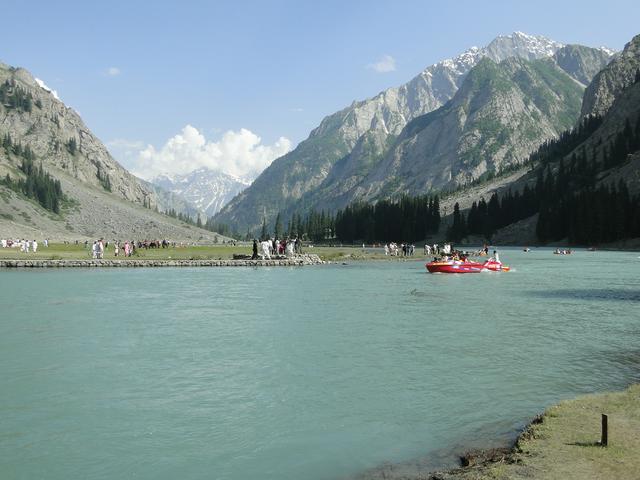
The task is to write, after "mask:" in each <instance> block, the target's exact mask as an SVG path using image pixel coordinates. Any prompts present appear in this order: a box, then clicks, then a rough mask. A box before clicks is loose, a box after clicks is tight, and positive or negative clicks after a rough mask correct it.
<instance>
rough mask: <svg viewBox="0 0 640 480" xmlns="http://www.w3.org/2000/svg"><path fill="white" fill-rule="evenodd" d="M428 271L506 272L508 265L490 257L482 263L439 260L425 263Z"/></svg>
mask: <svg viewBox="0 0 640 480" xmlns="http://www.w3.org/2000/svg"><path fill="white" fill-rule="evenodd" d="M426 267H427V270H429V272H430V273H480V272H508V271H509V267H508V266H506V265H503V264H502V262H499V261H497V260H494V259H493V258H490V259H489V260H487V261H486V262H484V263H480V262H472V261H469V260H467V261H462V260H439V261H434V262H429V263H427V265H426Z"/></svg>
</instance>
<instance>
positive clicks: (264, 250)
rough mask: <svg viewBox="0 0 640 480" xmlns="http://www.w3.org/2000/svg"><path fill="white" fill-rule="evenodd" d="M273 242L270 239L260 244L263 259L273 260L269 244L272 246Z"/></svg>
mask: <svg viewBox="0 0 640 480" xmlns="http://www.w3.org/2000/svg"><path fill="white" fill-rule="evenodd" d="M270 244H271V242H270V241H269V240H265V241H262V242H260V246H261V247H262V255H261V256H262V259H263V260H264V259H265V258H266V259H267V260H271V255H269V246H270Z"/></svg>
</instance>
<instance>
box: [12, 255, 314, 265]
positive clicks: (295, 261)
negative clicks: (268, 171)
mask: <svg viewBox="0 0 640 480" xmlns="http://www.w3.org/2000/svg"><path fill="white" fill-rule="evenodd" d="M324 263H325V262H324V261H323V260H321V259H320V257H319V256H318V255H315V254H304V255H296V256H295V257H291V258H278V259H273V260H250V259H241V260H237V259H236V260H222V259H218V260H213V259H209V260H133V259H123V260H106V259H103V260H96V259H90V260H29V259H25V260H0V268H7V269H13V268H94V267H98V268H105V267H124V268H134V267H301V266H306V265H321V264H324Z"/></svg>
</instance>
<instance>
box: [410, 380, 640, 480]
mask: <svg viewBox="0 0 640 480" xmlns="http://www.w3.org/2000/svg"><path fill="white" fill-rule="evenodd" d="M603 413H604V414H607V415H608V423H609V429H608V432H609V441H608V446H606V447H603V446H600V444H599V440H600V433H601V414H603ZM461 460H462V463H463V464H468V466H466V467H461V468H458V469H454V470H450V471H447V472H437V473H431V474H429V475H426V476H425V477H422V478H426V479H433V480H436V479H439V480H480V479H505V480H506V479H510V480H511V479H513V480H519V479H528V480H530V479H541V480H552V479H553V480H559V479H562V480H574V479H575V480H578V479H579V480H584V479H616V480H626V479H628V480H638V479H640V385H634V386H632V387H629V388H628V389H627V390H625V391H624V392H617V393H607V394H599V395H587V396H583V397H579V398H577V399H575V400H569V401H565V402H562V403H560V404H558V405H556V406H553V407H551V408H549V409H548V410H547V411H546V412H545V413H544V414H543V415H542V416H541V417H539V418H538V419H536V420H535V421H534V422H532V423H531V425H530V426H529V427H528V428H527V429H526V430H525V431H524V432H523V433H522V434H521V435H520V437H519V438H518V441H517V442H516V445H515V446H514V448H513V449H512V450H511V451H490V452H486V453H484V454H483V453H477V452H476V453H472V454H469V455H465V456H464V457H462V459H461Z"/></svg>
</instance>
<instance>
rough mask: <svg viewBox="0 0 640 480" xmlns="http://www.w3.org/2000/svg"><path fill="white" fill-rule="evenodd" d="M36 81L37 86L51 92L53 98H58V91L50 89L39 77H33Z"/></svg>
mask: <svg viewBox="0 0 640 480" xmlns="http://www.w3.org/2000/svg"><path fill="white" fill-rule="evenodd" d="M35 81H36V83H37V84H38V86H39V87H40V88H42V89H44V90H46V91H47V92H49V93H51V95H53V98H55V99H56V100H60V97H58V92H56V91H55V90H51V89H50V88H49V87H48V86H47V84H46V83H44V82H43V81H42V80H40V79H39V78H36V79H35Z"/></svg>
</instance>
